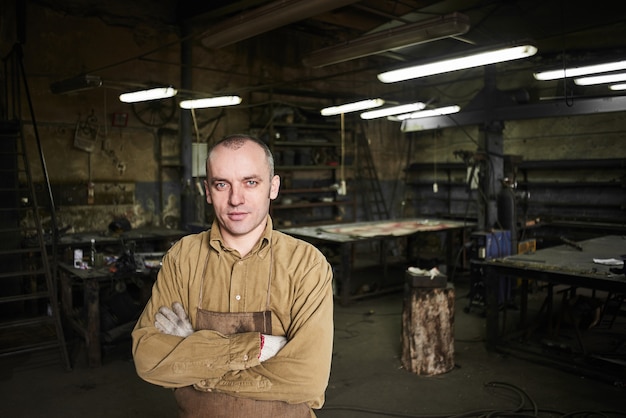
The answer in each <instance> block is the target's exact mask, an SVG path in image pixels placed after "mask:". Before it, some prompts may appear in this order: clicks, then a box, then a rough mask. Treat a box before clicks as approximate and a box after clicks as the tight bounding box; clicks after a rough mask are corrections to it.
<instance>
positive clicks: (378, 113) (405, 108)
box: [361, 102, 426, 119]
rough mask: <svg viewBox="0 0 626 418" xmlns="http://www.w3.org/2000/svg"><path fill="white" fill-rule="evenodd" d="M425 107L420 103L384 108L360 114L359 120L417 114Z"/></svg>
mask: <svg viewBox="0 0 626 418" xmlns="http://www.w3.org/2000/svg"><path fill="white" fill-rule="evenodd" d="M425 107H426V105H425V104H424V103H422V102H416V103H410V104H404V105H399V106H393V107H386V108H384V109H377V110H370V111H369V112H364V113H361V119H376V118H384V117H386V116H391V115H399V114H401V113H411V112H417V111H418V110H422V109H424V108H425Z"/></svg>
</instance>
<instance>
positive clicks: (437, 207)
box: [405, 163, 478, 217]
mask: <svg viewBox="0 0 626 418" xmlns="http://www.w3.org/2000/svg"><path fill="white" fill-rule="evenodd" d="M466 176H467V170H466V167H465V165H464V164H461V163H440V164H437V166H436V168H435V166H434V165H433V164H427V163H423V164H422V163H413V164H410V165H409V167H407V168H406V169H405V183H406V184H405V186H406V193H405V201H406V202H407V206H408V208H407V210H408V211H409V212H410V214H409V216H436V217H475V216H476V205H475V200H476V195H475V194H476V193H478V191H476V190H472V192H471V193H470V191H469V186H468V184H467V181H466ZM435 183H436V184H437V190H436V191H435V188H434V184H435Z"/></svg>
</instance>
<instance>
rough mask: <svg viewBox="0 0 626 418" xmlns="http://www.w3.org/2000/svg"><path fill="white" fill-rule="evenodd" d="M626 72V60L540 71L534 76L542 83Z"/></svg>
mask: <svg viewBox="0 0 626 418" xmlns="http://www.w3.org/2000/svg"><path fill="white" fill-rule="evenodd" d="M619 70H626V60H623V61H614V62H607V63H604V64H595V65H585V66H582V67H572V68H565V69H563V68H561V69H558V70H549V71H539V72H536V73H534V74H533V76H534V77H535V79H537V80H541V81H547V80H558V79H563V78H571V77H580V76H583V75H589V74H598V73H608V72H610V71H619Z"/></svg>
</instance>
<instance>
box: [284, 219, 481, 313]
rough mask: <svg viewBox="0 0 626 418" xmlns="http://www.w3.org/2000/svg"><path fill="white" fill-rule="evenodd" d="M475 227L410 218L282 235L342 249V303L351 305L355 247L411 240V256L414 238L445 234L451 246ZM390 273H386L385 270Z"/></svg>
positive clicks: (298, 230)
mask: <svg viewBox="0 0 626 418" xmlns="http://www.w3.org/2000/svg"><path fill="white" fill-rule="evenodd" d="M474 226H475V224H473V223H466V222H459V221H452V220H445V219H423V218H410V219H398V220H386V221H369V222H352V223H341V224H330V225H320V226H308V227H293V228H281V229H280V231H281V232H284V233H286V234H289V235H292V236H294V237H297V238H300V239H303V240H305V241H308V242H310V243H312V244H333V245H338V246H339V247H340V277H339V278H340V284H341V288H340V303H341V304H342V305H347V304H348V303H349V302H350V300H351V299H352V297H351V295H350V281H351V272H352V266H353V262H352V261H353V260H352V249H353V246H354V244H357V243H362V242H368V241H378V242H380V243H381V244H382V246H383V248H384V246H385V244H386V241H387V240H389V239H392V238H398V237H408V238H409V240H408V248H407V253H408V254H411V251H412V249H411V246H412V243H413V240H414V238H415V237H416V236H417V235H419V234H423V233H426V232H445V233H447V234H448V240H447V243H448V244H449V243H451V242H452V233H453V232H454V231H461V230H465V229H471V228H473V227H474ZM453 250H454V249H453V248H452V246H451V245H448V246H447V252H448V254H447V260H446V262H447V265H448V268H449V271H451V266H452V263H453V259H454V257H453V255H452V254H453ZM380 263H381V265H383V267H385V269H386V262H385V258H384V251H381V260H380ZM385 271H386V270H385Z"/></svg>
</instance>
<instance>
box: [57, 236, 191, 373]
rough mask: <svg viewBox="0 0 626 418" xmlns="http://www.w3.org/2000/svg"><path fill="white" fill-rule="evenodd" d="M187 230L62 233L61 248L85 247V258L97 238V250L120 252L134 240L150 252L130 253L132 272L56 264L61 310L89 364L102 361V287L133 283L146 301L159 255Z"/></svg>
mask: <svg viewBox="0 0 626 418" xmlns="http://www.w3.org/2000/svg"><path fill="white" fill-rule="evenodd" d="M187 234H189V233H188V232H187V231H180V230H170V229H164V228H144V229H137V230H132V231H128V232H125V233H123V234H119V235H110V234H101V233H80V234H69V235H66V236H64V237H63V238H62V239H61V242H60V244H59V245H60V248H63V247H65V248H71V249H74V248H84V249H85V258H88V257H89V251H88V248H89V246H90V243H91V239H92V238H93V239H95V240H96V245H97V247H98V250H99V251H101V250H102V249H103V248H105V247H113V248H116V250H117V254H118V255H121V254H122V253H123V252H124V251H125V250H126V249H125V248H123V246H122V243H124V244H125V245H126V244H128V243H129V242H131V241H133V242H135V243H137V245H136V247H137V248H138V249H143V250H146V249H147V250H149V251H150V252H137V253H134V254H133V256H134V257H133V258H134V260H135V263H136V268H135V269H134V271H131V272H129V271H126V272H123V274H120V272H119V271H118V272H116V271H115V269H112V268H111V265H105V266H101V267H95V268H94V267H93V266H89V268H86V269H82V268H75V267H74V265H73V264H72V262H71V261H69V260H64V261H61V262H58V263H57V274H58V278H59V287H60V302H61V309H62V312H63V314H64V317H65V319H66V321H67V322H68V324H69V325H70V326H71V327H72V329H73V330H75V331H76V332H77V333H78V334H79V335H80V336H81V338H82V339H83V340H84V342H85V346H86V349H87V360H88V364H89V366H90V367H98V366H100V365H101V363H102V333H101V320H102V315H101V314H102V310H101V300H102V294H101V289H102V288H103V287H109V288H110V287H111V286H115V284H120V285H125V283H126V282H130V281H132V282H134V283H135V284H137V287H138V288H139V290H140V296H139V300H138V302H139V303H144V304H145V302H147V300H148V298H149V297H150V291H151V288H152V283H153V281H154V279H155V278H156V274H157V272H158V270H159V269H160V263H159V261H160V258H161V257H162V256H163V254H164V253H165V251H167V250H168V249H169V247H171V245H172V243H173V242H174V241H176V240H178V239H180V238H181V237H182V236H184V235H187ZM75 295H82V306H79V307H75V306H74V302H75V300H76V299H77V298H76V297H75Z"/></svg>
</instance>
